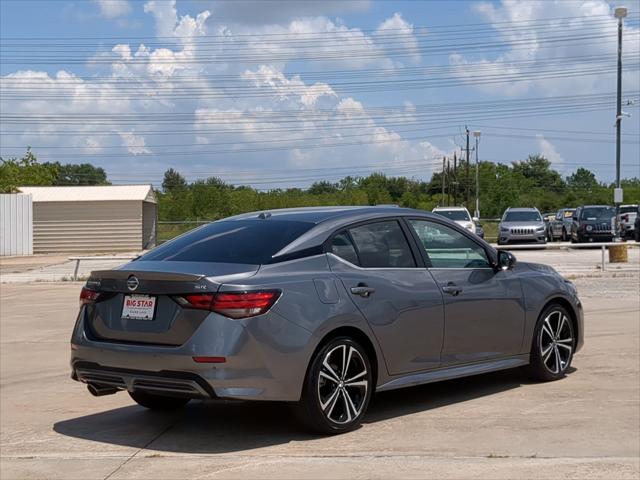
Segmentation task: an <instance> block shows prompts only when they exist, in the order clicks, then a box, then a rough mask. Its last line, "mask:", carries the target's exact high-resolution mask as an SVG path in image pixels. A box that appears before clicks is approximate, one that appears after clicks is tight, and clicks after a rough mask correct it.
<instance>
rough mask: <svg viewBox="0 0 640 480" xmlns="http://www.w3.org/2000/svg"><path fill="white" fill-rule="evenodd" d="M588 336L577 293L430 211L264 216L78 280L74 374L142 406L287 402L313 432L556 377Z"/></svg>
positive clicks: (189, 237) (205, 229)
mask: <svg viewBox="0 0 640 480" xmlns="http://www.w3.org/2000/svg"><path fill="white" fill-rule="evenodd" d="M582 344H583V314H582V307H581V303H580V300H579V299H578V296H577V292H576V289H575V288H574V286H573V284H572V283H571V282H569V281H568V280H565V279H564V278H562V277H561V276H560V275H559V274H558V273H557V272H556V271H555V270H553V269H552V268H550V267H547V266H544V265H539V264H531V263H522V262H519V263H516V260H515V258H514V256H513V255H511V254H510V253H508V252H505V251H500V252H498V251H496V250H495V249H493V248H492V247H491V246H490V245H489V244H487V243H486V242H484V241H483V240H481V239H480V238H478V237H477V236H476V235H473V234H472V233H470V232H468V231H466V230H465V229H464V228H461V227H460V226H458V225H456V224H455V223H453V222H451V221H449V220H447V219H445V218H443V217H441V216H439V215H432V214H429V213H425V212H422V211H418V210H410V209H402V208H393V207H334V208H307V209H288V210H275V211H271V212H256V213H249V214H245V215H240V216H236V217H231V218H227V219H224V220H220V221H217V222H213V223H210V224H207V225H204V226H202V227H200V228H198V229H196V230H193V231H191V232H189V233H187V234H185V235H182V236H180V237H177V238H176V239H174V240H172V241H170V242H167V243H165V244H163V245H161V246H160V247H157V248H156V249H154V250H151V251H150V252H148V253H146V254H144V255H142V256H141V257H139V258H138V259H136V260H134V261H132V262H130V263H128V264H126V265H124V266H122V267H119V268H117V269H115V270H106V271H95V272H93V273H92V274H91V277H90V278H89V280H88V281H87V283H86V285H85V287H84V288H83V289H82V293H81V295H80V312H79V314H78V318H77V321H76V325H75V328H74V330H73V334H72V339H71V366H72V378H73V379H75V380H78V381H80V382H83V383H85V384H87V385H88V388H89V390H90V392H91V393H92V394H94V395H96V396H102V395H108V394H113V393H116V392H118V391H125V390H126V391H128V393H129V395H130V396H131V397H132V398H133V400H135V401H136V402H137V403H138V404H140V405H142V406H144V407H147V408H151V409H175V408H179V407H182V406H184V405H185V404H186V403H187V402H188V401H189V400H191V399H213V398H234V399H242V400H277V401H286V402H291V404H292V405H293V406H294V407H295V410H296V412H297V413H298V414H299V416H300V418H301V419H302V420H303V421H304V422H305V423H306V424H307V425H308V426H309V427H311V428H312V429H313V430H314V431H317V432H322V433H329V434H331V433H340V432H345V431H348V430H351V429H353V428H356V427H357V426H358V425H359V424H360V422H361V421H362V419H363V417H364V415H365V412H366V411H367V406H368V405H369V401H370V399H371V396H372V394H373V393H374V392H382V391H386V390H392V389H397V388H402V387H410V386H413V385H418V384H423V383H429V382H435V381H440V380H446V379H450V378H458V377H463V376H467V375H475V374H481V373H485V372H490V371H494V370H502V369H507V368H513V367H521V366H523V367H526V369H527V371H528V373H529V374H530V375H531V376H532V377H533V378H535V379H537V380H540V381H549V380H556V379H559V378H562V377H563V376H564V375H565V373H566V372H567V371H568V368H569V366H570V364H571V361H572V358H573V354H574V353H575V352H577V351H578V350H579V349H580V348H581V347H582Z"/></svg>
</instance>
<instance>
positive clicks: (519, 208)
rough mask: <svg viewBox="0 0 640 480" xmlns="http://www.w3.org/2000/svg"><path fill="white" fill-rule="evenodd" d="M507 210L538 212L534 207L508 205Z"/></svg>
mask: <svg viewBox="0 0 640 480" xmlns="http://www.w3.org/2000/svg"><path fill="white" fill-rule="evenodd" d="M507 210H508V211H510V212H532V211H533V212H538V209H537V208H536V207H509V208H507Z"/></svg>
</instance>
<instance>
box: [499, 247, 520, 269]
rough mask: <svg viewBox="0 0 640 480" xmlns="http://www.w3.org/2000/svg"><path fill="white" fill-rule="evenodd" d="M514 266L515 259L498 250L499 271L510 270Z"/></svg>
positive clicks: (511, 254) (510, 254)
mask: <svg viewBox="0 0 640 480" xmlns="http://www.w3.org/2000/svg"><path fill="white" fill-rule="evenodd" d="M515 264H516V257H515V255H514V254H513V253H511V252H507V251H506V250H498V265H497V267H498V268H499V269H500V270H511V269H512V268H513V266H514V265H515Z"/></svg>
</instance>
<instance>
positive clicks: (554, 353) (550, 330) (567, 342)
mask: <svg viewBox="0 0 640 480" xmlns="http://www.w3.org/2000/svg"><path fill="white" fill-rule="evenodd" d="M539 348H540V358H542V363H543V364H544V366H545V368H547V370H549V371H550V372H551V373H553V374H556V375H557V374H559V373H562V372H564V371H565V370H566V369H567V367H568V366H569V363H570V362H571V355H573V329H572V328H571V321H570V320H569V319H568V318H567V316H566V315H565V314H564V313H563V312H562V311H560V310H554V311H552V312H551V313H549V315H547V316H546V317H545V319H544V320H543V323H542V329H541V330H540V341H539Z"/></svg>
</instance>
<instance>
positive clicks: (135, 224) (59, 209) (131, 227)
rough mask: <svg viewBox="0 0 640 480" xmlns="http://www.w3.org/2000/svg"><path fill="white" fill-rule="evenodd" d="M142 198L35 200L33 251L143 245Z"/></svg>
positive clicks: (83, 250)
mask: <svg viewBox="0 0 640 480" xmlns="http://www.w3.org/2000/svg"><path fill="white" fill-rule="evenodd" d="M142 204H143V202H141V201H139V200H135V201H134V200H124V201H122V200H119V201H102V202H36V203H34V204H33V251H34V253H54V252H74V253H94V252H102V253H109V252H134V251H138V250H140V249H142V231H143V221H142Z"/></svg>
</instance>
